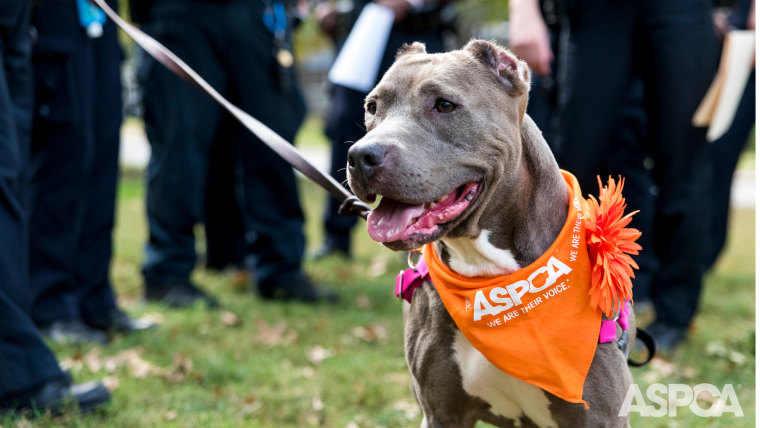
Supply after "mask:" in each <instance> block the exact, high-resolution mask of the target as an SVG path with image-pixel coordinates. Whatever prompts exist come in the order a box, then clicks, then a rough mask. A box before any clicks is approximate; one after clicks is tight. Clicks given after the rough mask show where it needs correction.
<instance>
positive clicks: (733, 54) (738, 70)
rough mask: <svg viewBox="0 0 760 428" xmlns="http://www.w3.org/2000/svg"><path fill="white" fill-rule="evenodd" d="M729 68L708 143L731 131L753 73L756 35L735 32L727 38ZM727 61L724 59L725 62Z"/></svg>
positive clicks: (711, 124)
mask: <svg viewBox="0 0 760 428" xmlns="http://www.w3.org/2000/svg"><path fill="white" fill-rule="evenodd" d="M726 37H727V39H726V45H727V48H728V52H727V53H726V55H727V58H726V61H727V64H728V65H727V66H726V76H725V79H726V80H725V82H724V84H723V88H722V90H721V93H720V98H719V99H718V106H717V107H716V108H715V114H714V115H713V117H712V121H711V122H710V127H709V128H708V129H707V141H715V140H717V139H718V138H720V137H721V136H723V134H725V133H726V131H728V128H730V127H731V124H732V123H733V121H734V115H735V114H736V108H737V107H739V101H741V99H742V94H743V93H744V87H745V86H746V85H747V79H748V78H749V75H750V73H752V68H753V65H752V62H753V61H754V55H755V32H754V31H731V32H729V33H728V34H727V35H726ZM721 60H723V58H721Z"/></svg>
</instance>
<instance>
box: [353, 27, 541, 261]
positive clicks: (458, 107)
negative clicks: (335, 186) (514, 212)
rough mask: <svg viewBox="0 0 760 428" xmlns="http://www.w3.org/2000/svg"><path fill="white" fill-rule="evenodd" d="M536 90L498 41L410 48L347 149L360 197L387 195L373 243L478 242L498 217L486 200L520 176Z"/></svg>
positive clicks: (373, 227) (374, 222)
mask: <svg viewBox="0 0 760 428" xmlns="http://www.w3.org/2000/svg"><path fill="white" fill-rule="evenodd" d="M529 84H530V75H529V72H528V67H527V65H526V64H525V63H524V62H522V61H520V60H518V59H517V58H516V57H515V56H514V55H512V54H511V53H510V52H508V51H506V50H505V49H503V48H501V47H499V46H498V45H496V44H493V43H490V42H486V41H480V40H474V41H471V42H470V43H469V44H467V46H465V48H464V49H462V50H459V51H454V52H449V53H445V54H427V53H426V52H425V47H424V45H422V44H420V43H414V44H412V45H407V46H405V47H404V48H402V49H401V50H400V51H399V53H398V54H397V56H396V62H395V63H394V64H393V66H392V67H391V68H390V69H389V70H388V72H387V73H386V74H385V75H384V76H383V78H382V80H381V81H380V83H379V84H378V85H377V86H376V87H375V88H374V90H372V92H370V94H369V95H368V96H367V98H366V101H365V115H364V120H365V124H366V127H367V131H368V132H367V135H366V136H364V138H362V139H361V140H359V141H358V142H356V143H355V144H354V145H353V146H352V147H351V149H350V150H349V152H348V178H349V185H350V186H351V189H352V190H353V191H354V193H356V195H357V196H358V197H359V198H360V199H361V200H363V201H365V202H370V203H371V202H374V201H375V199H376V197H377V196H381V197H382V199H381V200H380V203H379V205H378V206H377V208H376V209H375V210H374V211H373V212H372V213H371V214H370V216H369V218H368V220H367V229H368V231H369V234H370V236H371V237H372V238H373V239H374V240H376V241H378V242H382V243H383V244H384V245H386V246H387V247H389V248H391V249H393V250H411V249H414V248H419V247H420V246H421V245H423V244H426V243H428V242H433V241H435V240H437V239H439V238H442V237H444V236H450V237H455V236H456V237H458V236H471V237H474V236H476V235H477V234H478V233H479V231H480V226H479V224H480V219H481V218H486V217H488V216H489V215H492V214H495V213H490V210H489V208H488V207H489V206H491V205H493V204H489V203H487V202H486V201H489V200H491V199H494V198H493V196H494V193H495V192H497V191H504V189H509V188H510V187H509V183H510V181H513V180H516V179H517V178H518V175H519V174H520V169H519V164H520V160H521V157H522V145H521V143H520V141H521V124H522V120H523V117H524V115H525V108H526V106H527V103H528V89H529ZM497 182H498V183H499V185H498V186H497V185H495V183H497ZM497 199H498V198H497ZM491 209H494V207H493V206H491Z"/></svg>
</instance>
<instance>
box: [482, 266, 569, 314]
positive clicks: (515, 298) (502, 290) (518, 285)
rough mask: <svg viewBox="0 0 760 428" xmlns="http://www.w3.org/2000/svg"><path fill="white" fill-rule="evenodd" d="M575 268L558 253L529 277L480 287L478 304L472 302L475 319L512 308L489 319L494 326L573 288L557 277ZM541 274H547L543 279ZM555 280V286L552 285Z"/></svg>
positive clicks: (543, 275)
mask: <svg viewBox="0 0 760 428" xmlns="http://www.w3.org/2000/svg"><path fill="white" fill-rule="evenodd" d="M572 271H573V270H572V269H571V268H570V267H569V266H568V265H566V264H564V263H562V262H561V261H560V260H558V259H557V258H556V257H550V258H549V260H548V261H547V262H546V266H541V267H539V268H538V269H536V270H535V271H533V273H531V274H530V276H528V279H527V280H525V279H523V280H520V281H517V282H515V283H512V284H509V285H506V286H503V287H498V286H494V287H491V288H490V290H485V291H484V290H478V291H477V292H476V293H475V304H474V305H473V315H472V316H473V321H480V319H481V318H482V317H484V316H487V315H490V316H492V317H495V316H497V315H499V314H501V313H502V312H504V311H507V310H510V309H512V310H511V311H509V312H508V313H506V314H504V316H503V317H502V318H496V319H494V320H492V321H490V322H488V326H490V327H495V326H498V325H502V321H503V322H507V321H509V320H511V319H513V318H516V317H518V316H519V315H520V313H528V312H529V311H530V310H532V309H533V308H534V307H536V306H538V305H540V304H541V303H542V302H543V301H546V300H549V299H550V298H552V297H554V296H556V295H558V294H560V293H562V292H563V291H565V290H567V289H568V288H570V285H569V284H567V281H562V282H560V283H559V284H557V280H559V279H560V278H561V277H563V276H566V275H567V274H569V273H570V272H572ZM542 278H545V279H544V280H543V283H542V282H541V279H542ZM555 284H556V286H554V287H552V286H553V285H555ZM550 287H551V288H550ZM544 290H546V291H544ZM486 291H487V292H488V293H487V294H486ZM526 294H527V295H528V296H526ZM536 294H538V295H537V296H535V297H534V296H533V295H536Z"/></svg>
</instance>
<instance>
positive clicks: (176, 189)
mask: <svg viewBox="0 0 760 428" xmlns="http://www.w3.org/2000/svg"><path fill="white" fill-rule="evenodd" d="M149 12H150V13H149V16H150V18H149V21H148V22H146V23H145V25H144V28H145V29H146V30H147V31H148V32H149V33H151V34H152V35H153V36H155V37H156V38H157V39H158V40H159V41H161V42H162V43H164V44H165V45H166V46H167V47H168V48H169V49H171V50H173V51H174V52H175V53H176V54H177V55H178V56H179V57H181V58H182V59H183V60H185V61H186V62H187V63H188V64H189V65H190V66H192V67H193V68H195V70H196V71H198V73H199V74H200V75H201V76H203V78H204V79H206V80H207V81H208V82H209V83H210V84H211V85H212V86H213V87H214V88H216V89H217V90H219V91H220V92H221V93H222V94H223V95H225V96H227V97H228V99H230V101H232V102H233V103H235V104H237V105H238V106H240V107H241V108H242V109H243V110H245V111H247V112H248V113H250V114H251V115H252V116H254V117H256V118H257V119H259V120H260V121H261V122H263V123H264V124H266V125H267V126H269V127H270V128H272V129H273V130H274V131H275V132H277V133H278V134H280V135H281V136H282V137H284V138H285V139H286V140H289V141H292V140H293V138H294V137H295V133H296V131H297V130H298V127H299V126H300V124H301V122H302V120H303V117H304V115H305V105H304V103H303V99H302V97H301V95H300V92H299V91H298V88H297V87H296V86H290V87H289V88H287V89H281V88H280V87H278V85H277V81H276V73H275V70H276V69H275V62H274V58H273V56H272V49H273V35H272V33H271V32H269V31H268V30H267V29H266V28H265V27H264V25H263V23H262V13H263V2H259V1H242V0H236V1H230V2H224V3H214V2H203V1H195V2H187V1H181V2H179V1H173V0H163V1H157V2H153V4H152V5H151V7H150V11H149ZM138 78H139V80H140V83H141V86H142V89H143V92H144V93H143V100H144V106H145V127H146V131H147V134H148V139H149V140H150V143H151V148H152V154H151V159H150V163H149V165H148V171H147V189H148V194H147V214H148V222H149V226H150V239H149V242H148V244H147V246H146V249H145V260H144V264H143V275H144V277H145V281H146V286H148V287H150V286H153V285H155V286H163V285H166V284H170V283H175V282H179V283H182V282H186V281H187V280H188V278H189V275H190V272H191V271H192V270H193V268H194V266H195V262H196V254H195V237H194V234H193V227H194V226H195V225H196V224H197V223H198V222H200V221H202V220H203V217H204V193H205V191H206V186H207V177H208V169H209V166H208V165H209V153H210V151H211V149H212V147H213V146H214V145H216V144H222V145H233V150H234V153H235V156H234V157H235V159H236V160H237V162H239V167H240V168H241V171H242V174H241V175H242V178H241V180H240V181H241V183H240V186H241V189H242V194H243V201H242V204H243V207H242V211H243V217H244V222H245V226H246V231H247V232H246V234H247V236H246V246H247V254H250V255H252V256H253V257H252V260H251V267H252V270H253V271H254V274H255V276H256V279H257V280H258V282H259V283H261V282H263V281H267V280H271V279H274V278H280V279H283V280H286V279H287V277H289V276H290V275H300V266H301V260H302V257H303V252H304V247H305V239H304V235H303V231H302V226H303V222H304V218H303V213H302V211H301V207H300V204H299V200H298V195H297V189H296V181H295V175H294V174H293V170H292V168H291V167H290V166H289V165H288V164H287V163H286V162H285V161H283V160H282V159H281V158H279V157H278V156H277V155H276V154H275V153H274V152H273V151H271V150H270V149H269V148H267V147H266V146H264V145H263V144H262V143H261V142H260V141H258V140H257V139H256V138H255V137H254V136H252V135H251V134H250V133H249V132H248V131H246V130H244V129H243V128H242V127H241V126H239V125H237V124H235V125H234V128H233V129H231V130H230V129H223V128H222V126H223V123H224V118H225V117H226V115H227V113H226V112H224V111H223V109H222V108H221V107H220V106H218V105H217V104H216V103H215V102H214V101H213V100H211V99H210V98H209V97H207V96H206V95H204V94H202V93H201V92H199V91H198V90H197V89H195V88H193V87H192V86H190V85H189V84H187V83H186V82H184V81H182V80H181V79H179V78H178V77H177V76H175V75H173V74H171V73H170V72H169V71H167V70H166V69H164V68H163V67H162V66H161V65H159V64H156V63H155V62H154V61H153V60H152V59H149V58H146V61H145V62H144V63H143V64H142V66H141V68H140V71H139V76H138ZM293 81H295V79H293ZM221 135H227V136H228V137H227V138H220V136H221ZM229 168H234V166H233V165H230V166H229Z"/></svg>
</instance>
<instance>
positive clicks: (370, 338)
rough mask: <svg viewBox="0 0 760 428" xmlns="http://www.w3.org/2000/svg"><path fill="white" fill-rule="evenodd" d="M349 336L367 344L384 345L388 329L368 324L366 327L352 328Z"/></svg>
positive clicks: (379, 325)
mask: <svg viewBox="0 0 760 428" xmlns="http://www.w3.org/2000/svg"><path fill="white" fill-rule="evenodd" d="M351 334H353V335H354V337H357V338H359V339H361V340H364V341H365V342H368V343H381V344H384V343H386V342H387V341H388V328H387V327H386V326H384V325H381V324H370V325H368V326H366V327H354V328H353V329H351Z"/></svg>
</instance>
